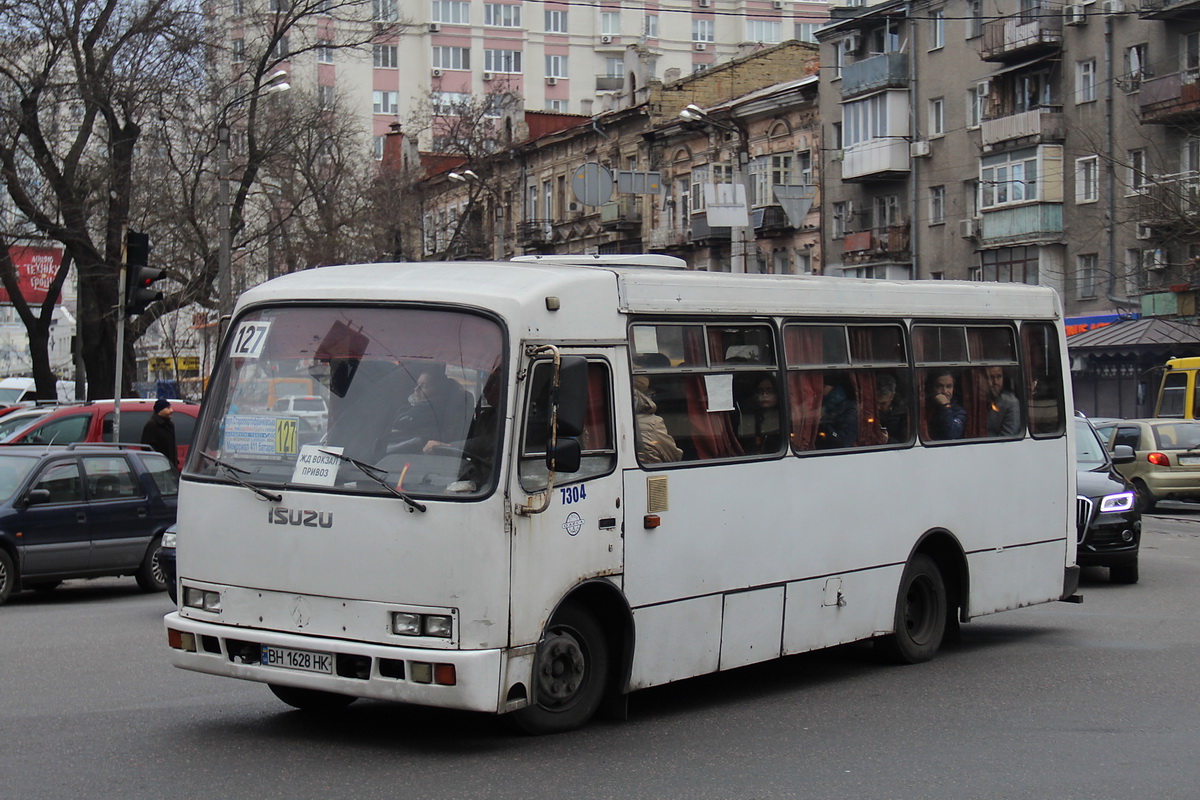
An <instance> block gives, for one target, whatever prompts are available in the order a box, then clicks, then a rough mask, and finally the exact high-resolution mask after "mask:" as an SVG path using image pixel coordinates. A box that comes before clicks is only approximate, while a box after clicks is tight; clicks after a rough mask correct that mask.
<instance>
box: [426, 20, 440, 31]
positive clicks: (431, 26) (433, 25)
mask: <svg viewBox="0 0 1200 800" xmlns="http://www.w3.org/2000/svg"><path fill="white" fill-rule="evenodd" d="M441 29H442V26H441V25H440V24H439V23H437V22H431V23H429V32H430V33H437V32H438V31H440V30H441Z"/></svg>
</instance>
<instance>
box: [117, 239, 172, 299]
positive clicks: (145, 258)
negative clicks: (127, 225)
mask: <svg viewBox="0 0 1200 800" xmlns="http://www.w3.org/2000/svg"><path fill="white" fill-rule="evenodd" d="M149 261H150V236H149V235H148V234H145V233H138V232H137V231H128V232H127V233H126V234H125V316H127V317H132V316H133V315H134V314H143V313H145V311H146V308H147V307H148V306H149V305H150V304H151V303H153V302H155V301H156V300H162V296H163V293H162V292H161V291H159V290H157V289H155V288H153V287H154V283H155V282H156V281H160V280H162V279H163V278H165V277H167V271H166V270H165V269H158V268H157V267H151V266H149Z"/></svg>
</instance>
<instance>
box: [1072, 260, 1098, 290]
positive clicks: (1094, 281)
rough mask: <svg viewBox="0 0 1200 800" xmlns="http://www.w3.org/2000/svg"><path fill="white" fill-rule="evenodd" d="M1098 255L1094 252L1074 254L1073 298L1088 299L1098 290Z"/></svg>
mask: <svg viewBox="0 0 1200 800" xmlns="http://www.w3.org/2000/svg"><path fill="white" fill-rule="evenodd" d="M1098 261H1099V256H1097V255H1096V254H1095V253H1089V254H1088V255H1082V256H1075V299H1076V300H1090V299H1092V298H1094V297H1096V296H1097V292H1098V291H1099V283H1100V274H1099V264H1098Z"/></svg>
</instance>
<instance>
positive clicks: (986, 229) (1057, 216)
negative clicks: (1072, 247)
mask: <svg viewBox="0 0 1200 800" xmlns="http://www.w3.org/2000/svg"><path fill="white" fill-rule="evenodd" d="M1062 219H1063V211H1062V203H1030V204H1029V205H1025V206H1012V207H1009V208H1000V209H995V210H991V211H989V210H987V209H984V211H983V226H982V232H981V233H980V237H979V238H980V240H981V242H982V243H983V244H988V245H995V244H1036V243H1042V242H1045V243H1049V242H1060V241H1062V238H1063V221H1062Z"/></svg>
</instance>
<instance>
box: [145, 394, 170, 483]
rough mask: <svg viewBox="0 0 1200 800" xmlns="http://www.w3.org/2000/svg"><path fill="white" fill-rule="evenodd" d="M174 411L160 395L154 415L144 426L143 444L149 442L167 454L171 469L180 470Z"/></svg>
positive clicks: (155, 405)
mask: <svg viewBox="0 0 1200 800" xmlns="http://www.w3.org/2000/svg"><path fill="white" fill-rule="evenodd" d="M174 413H175V411H174V410H173V409H172V408H171V404H170V403H168V402H167V401H166V400H165V399H163V398H161V397H160V398H159V399H158V402H156V403H155V404H154V415H153V416H151V417H150V419H148V420H146V425H145V426H144V427H143V428H142V444H148V445H150V446H151V447H152V448H154V449H155V450H157V451H158V452H160V453H162V454H163V455H164V456H166V457H167V461H169V462H171V469H173V470H175V471H176V472H178V471H179V450H178V448H177V447H176V446H175V421H174V420H173V419H171V415H172V414H174Z"/></svg>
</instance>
